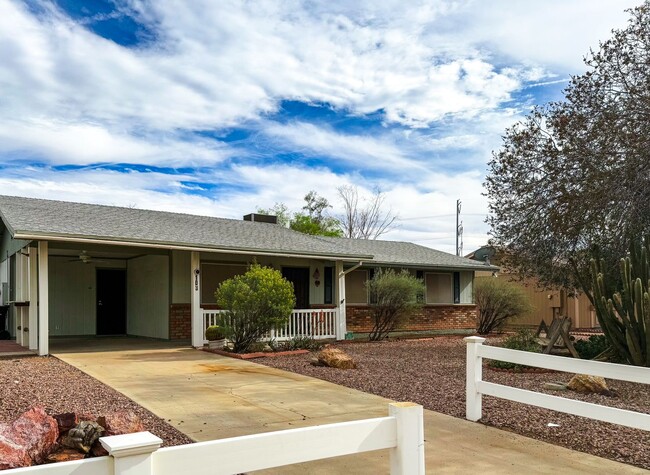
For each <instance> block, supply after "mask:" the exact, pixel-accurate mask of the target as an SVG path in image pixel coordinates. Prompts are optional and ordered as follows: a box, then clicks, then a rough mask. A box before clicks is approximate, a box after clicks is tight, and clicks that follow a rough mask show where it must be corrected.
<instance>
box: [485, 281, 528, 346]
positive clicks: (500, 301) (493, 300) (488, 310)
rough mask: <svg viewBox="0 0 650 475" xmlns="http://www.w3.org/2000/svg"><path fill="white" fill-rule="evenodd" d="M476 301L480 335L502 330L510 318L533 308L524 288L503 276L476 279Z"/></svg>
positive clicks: (521, 315)
mask: <svg viewBox="0 0 650 475" xmlns="http://www.w3.org/2000/svg"><path fill="white" fill-rule="evenodd" d="M474 301H475V302H476V306H477V307H478V321H477V326H476V331H477V332H478V334H479V335H486V334H488V333H490V332H493V331H498V330H501V328H502V327H503V326H504V325H505V324H506V323H508V322H509V321H510V320H512V319H514V318H517V317H523V316H524V315H526V314H527V313H529V312H530V311H531V310H532V305H531V304H530V302H529V301H528V298H527V297H526V294H525V293H524V292H523V290H522V289H521V288H520V287H518V286H516V285H514V284H513V283H512V282H508V281H506V280H504V279H503V278H495V277H483V278H478V279H476V280H474Z"/></svg>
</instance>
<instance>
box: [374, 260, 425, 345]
mask: <svg viewBox="0 0 650 475" xmlns="http://www.w3.org/2000/svg"><path fill="white" fill-rule="evenodd" d="M366 287H367V288H368V291H369V293H370V298H371V301H372V302H376V303H375V304H374V305H372V307H371V310H370V312H371V318H372V320H373V328H372V331H371V332H370V335H369V339H370V341H377V340H381V339H383V338H385V337H386V336H388V333H390V332H391V331H393V330H394V329H395V328H396V327H397V325H398V324H399V323H400V322H401V321H402V320H403V319H404V318H406V317H408V316H409V315H411V314H412V313H413V312H415V311H416V310H418V309H420V308H421V307H422V303H421V302H422V300H423V299H422V298H421V296H423V295H424V283H423V282H422V279H418V278H416V277H415V276H413V275H412V274H411V273H409V272H408V271H406V270H403V271H401V272H399V273H398V272H395V271H394V270H393V269H387V270H383V269H379V270H378V271H377V272H375V275H374V276H373V278H372V279H370V280H369V281H368V282H367V283H366Z"/></svg>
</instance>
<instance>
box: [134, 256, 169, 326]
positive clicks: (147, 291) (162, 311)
mask: <svg viewBox="0 0 650 475" xmlns="http://www.w3.org/2000/svg"><path fill="white" fill-rule="evenodd" d="M169 274H170V273H169V257H168V256H156V255H151V256H142V257H137V258H134V259H129V260H128V261H127V271H126V282H127V285H126V288H127V294H126V303H127V304H126V308H127V311H126V325H127V333H128V334H129V335H137V336H147V337H151V338H169V303H170V302H169Z"/></svg>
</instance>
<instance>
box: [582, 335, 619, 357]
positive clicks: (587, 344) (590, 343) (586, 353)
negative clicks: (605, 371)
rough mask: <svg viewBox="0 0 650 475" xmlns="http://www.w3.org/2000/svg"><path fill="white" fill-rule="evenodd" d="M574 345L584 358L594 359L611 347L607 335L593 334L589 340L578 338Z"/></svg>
mask: <svg viewBox="0 0 650 475" xmlns="http://www.w3.org/2000/svg"><path fill="white" fill-rule="evenodd" d="M573 346H574V347H575V349H576V351H577V352H578V354H579V355H580V358H581V359H583V360H592V359H594V358H595V357H596V356H598V355H600V354H601V353H603V352H604V351H607V350H608V349H609V348H610V344H609V341H608V340H607V337H606V336H605V335H591V336H590V337H589V338H588V339H587V340H577V341H576V342H575V343H574V345H573Z"/></svg>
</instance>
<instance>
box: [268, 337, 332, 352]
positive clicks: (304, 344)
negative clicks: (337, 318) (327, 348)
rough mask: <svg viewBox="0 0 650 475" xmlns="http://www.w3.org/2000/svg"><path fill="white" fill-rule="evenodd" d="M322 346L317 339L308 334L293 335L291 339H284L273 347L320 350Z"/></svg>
mask: <svg viewBox="0 0 650 475" xmlns="http://www.w3.org/2000/svg"><path fill="white" fill-rule="evenodd" d="M322 346H323V343H321V342H320V341H318V340H314V339H313V338H312V337H310V336H295V337H293V338H292V339H291V340H287V341H284V342H282V343H280V344H278V345H276V347H275V348H274V349H275V350H277V351H293V350H309V351H316V350H320V349H321V348H322Z"/></svg>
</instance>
